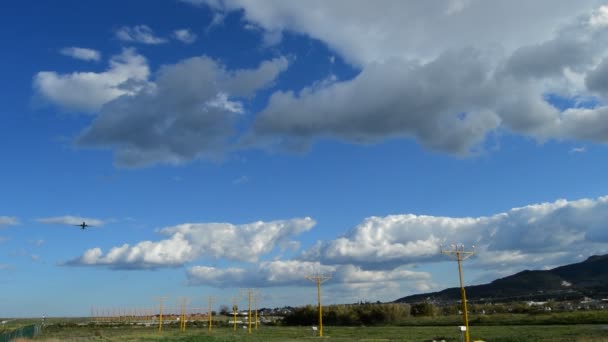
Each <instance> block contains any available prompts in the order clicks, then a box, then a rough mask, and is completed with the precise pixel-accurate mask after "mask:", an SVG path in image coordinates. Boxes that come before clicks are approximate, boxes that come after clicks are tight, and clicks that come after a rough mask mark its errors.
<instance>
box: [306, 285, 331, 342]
mask: <svg viewBox="0 0 608 342" xmlns="http://www.w3.org/2000/svg"><path fill="white" fill-rule="evenodd" d="M306 279H308V280H310V281H312V282H314V283H316V284H317V302H318V304H319V337H323V306H322V305H321V284H323V283H324V282H326V281H328V280H329V279H331V276H330V275H322V274H319V273H317V274H313V275H310V276H306Z"/></svg>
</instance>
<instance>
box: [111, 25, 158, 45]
mask: <svg viewBox="0 0 608 342" xmlns="http://www.w3.org/2000/svg"><path fill="white" fill-rule="evenodd" d="M116 38H118V39H119V40H122V41H124V42H130V43H140V44H148V45H157V44H164V43H167V42H168V40H167V39H166V38H161V37H157V36H155V35H154V31H153V30H152V29H151V28H150V27H149V26H147V25H136V26H133V27H129V26H123V27H121V28H119V29H118V30H116Z"/></svg>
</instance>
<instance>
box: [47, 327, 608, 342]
mask: <svg viewBox="0 0 608 342" xmlns="http://www.w3.org/2000/svg"><path fill="white" fill-rule="evenodd" d="M459 334H460V333H459V332H458V331H457V328H456V327H449V326H416V327H395V326H390V327H325V329H324V335H325V336H324V338H323V339H326V340H332V341H369V342H371V341H378V342H379V341H432V340H433V339H435V340H440V339H445V340H446V341H460V337H459ZM311 339H312V340H316V339H319V338H318V337H315V336H314V335H313V331H312V329H311V328H310V327H266V326H262V327H260V328H259V329H258V330H257V331H256V330H253V331H252V334H251V335H249V334H248V333H247V329H243V328H241V327H239V328H238V330H237V332H236V333H235V332H234V331H233V329H232V328H231V327H220V328H215V329H214V330H213V332H212V333H209V331H208V330H207V329H206V328H202V327H200V328H189V329H187V331H186V332H185V333H182V332H180V331H179V328H178V327H177V326H175V327H164V329H163V333H162V334H159V333H158V331H157V329H156V328H154V327H143V326H124V325H123V326H114V327H111V326H93V325H87V326H74V325H69V326H60V325H51V326H48V327H47V328H46V329H45V330H44V332H43V334H42V335H40V336H38V337H37V338H36V340H40V341H100V340H101V341H302V340H311ZM474 340H485V341H499V342H507V341H522V342H523V341H580V342H591V341H596V342H600V341H601V342H608V325H601V324H596V325H538V326H534V325H526V326H516V325H509V326H479V327H476V326H472V327H471V341H474Z"/></svg>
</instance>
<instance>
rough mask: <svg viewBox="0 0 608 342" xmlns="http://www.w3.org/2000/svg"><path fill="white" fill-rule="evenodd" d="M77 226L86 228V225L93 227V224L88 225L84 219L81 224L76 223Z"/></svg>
mask: <svg viewBox="0 0 608 342" xmlns="http://www.w3.org/2000/svg"><path fill="white" fill-rule="evenodd" d="M75 226H76V227H80V229H82V230H84V229H85V228H86V227H92V226H91V225H88V224H87V223H86V222H84V221H82V223H81V224H75Z"/></svg>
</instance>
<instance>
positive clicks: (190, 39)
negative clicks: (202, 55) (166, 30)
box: [173, 29, 198, 44]
mask: <svg viewBox="0 0 608 342" xmlns="http://www.w3.org/2000/svg"><path fill="white" fill-rule="evenodd" d="M173 38H175V39H177V40H179V41H180V42H182V43H184V44H192V43H194V42H195V41H196V39H197V38H198V37H197V35H196V33H194V32H192V31H190V30H189V29H180V30H175V31H173Z"/></svg>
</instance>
